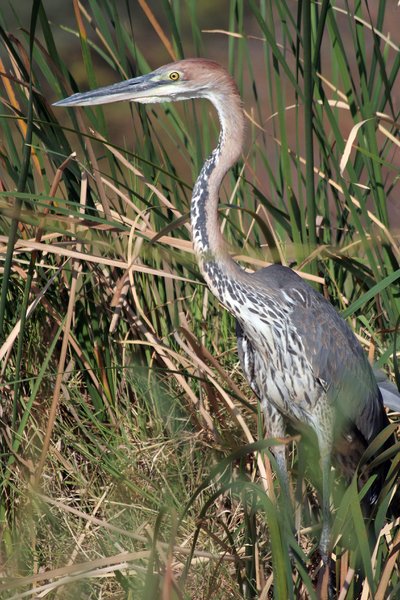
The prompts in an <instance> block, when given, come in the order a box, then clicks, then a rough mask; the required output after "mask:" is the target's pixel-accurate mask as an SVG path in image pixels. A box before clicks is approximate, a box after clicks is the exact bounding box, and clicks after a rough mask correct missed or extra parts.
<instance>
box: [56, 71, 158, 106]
mask: <svg viewBox="0 0 400 600" xmlns="http://www.w3.org/2000/svg"><path fill="white" fill-rule="evenodd" d="M160 84H164V85H165V81H162V80H159V79H158V77H156V76H155V74H154V73H148V74H147V75H141V76H140V77H135V78H134V79H128V80H127V81H121V82H120V83H114V84H113V85H109V86H106V87H101V88H97V89H96V90H90V91H89V92H83V93H79V94H73V95H72V96H69V98H64V100H59V101H58V102H54V104H53V106H93V105H95V104H107V103H109V102H120V101H122V100H129V101H131V102H143V103H147V102H157V101H159V99H158V98H157V97H156V96H152V93H151V92H152V90H156V89H157V88H158V87H159V85H160Z"/></svg>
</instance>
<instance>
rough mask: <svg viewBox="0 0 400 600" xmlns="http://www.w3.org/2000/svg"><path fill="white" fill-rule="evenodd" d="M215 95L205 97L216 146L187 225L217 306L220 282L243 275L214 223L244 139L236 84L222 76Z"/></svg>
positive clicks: (199, 182) (201, 177) (201, 176)
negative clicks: (213, 114)
mask: <svg viewBox="0 0 400 600" xmlns="http://www.w3.org/2000/svg"><path fill="white" fill-rule="evenodd" d="M222 83H223V85H221V79H220V78H219V80H218V92H215V94H211V93H210V95H209V96H208V99H209V100H210V101H211V102H212V103H213V105H214V106H215V108H216V109H217V112H218V117H219V120H220V124H221V132H220V136H219V142H218V146H217V147H216V148H215V150H214V151H213V152H212V154H211V155H210V157H209V158H208V159H207V160H206V162H205V163H204V165H203V168H202V169H201V171H200V174H199V176H198V178H197V181H196V183H195V186H194V189H193V195H192V205H191V222H192V235H193V244H194V249H195V252H196V255H197V257H198V261H199V265H200V269H201V271H202V274H203V276H204V278H205V280H206V282H207V284H208V285H209V287H210V288H211V290H212V291H213V293H214V294H215V295H216V296H217V297H218V298H219V300H220V301H221V302H223V301H224V298H222V297H221V292H220V291H219V289H218V288H219V287H220V286H218V285H217V280H219V282H220V278H221V277H223V278H225V279H226V278H229V276H230V275H231V276H232V277H233V276H234V277H235V278H236V279H237V278H238V276H240V274H243V271H242V270H241V269H240V267H239V266H238V265H237V263H235V262H234V261H233V260H232V258H231V257H230V255H229V253H228V251H227V249H226V244H225V241H224V239H223V237H222V234H221V230H220V223H219V219H218V201H219V189H220V187H221V183H222V180H223V178H224V176H225V174H226V173H227V171H228V170H229V169H230V168H231V167H232V166H233V165H234V164H235V162H236V161H237V160H238V158H239V156H240V153H241V150H242V147H243V138H244V114H243V109H242V105H241V99H240V96H239V93H238V90H237V88H236V84H235V83H234V81H233V80H232V79H231V78H230V77H229V75H228V74H225V73H224V78H223V80H222Z"/></svg>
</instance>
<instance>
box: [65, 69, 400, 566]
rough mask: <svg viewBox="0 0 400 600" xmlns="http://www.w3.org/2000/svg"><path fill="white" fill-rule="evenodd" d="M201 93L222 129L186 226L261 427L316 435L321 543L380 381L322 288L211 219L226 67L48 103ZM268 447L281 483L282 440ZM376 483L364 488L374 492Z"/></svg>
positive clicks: (227, 161)
mask: <svg viewBox="0 0 400 600" xmlns="http://www.w3.org/2000/svg"><path fill="white" fill-rule="evenodd" d="M194 98H206V99H208V100H209V101H210V102H211V103H212V104H213V105H214V107H215V109H216V111H217V114H218V117H219V122H220V134H219V140H218V144H217V146H216V148H215V149H214V150H213V152H212V153H211V155H210V156H209V157H208V158H207V159H206V161H205V162H204V165H203V167H202V169H201V171H200V174H199V175H198V178H197V180H196V182H195V184H194V187H193V193H192V199H191V226H192V239H193V245H194V250H195V254H196V257H197V260H198V264H199V268H200V271H201V273H202V275H203V277H204V279H205V281H206V283H207V285H208V287H209V288H210V290H211V292H212V293H213V294H214V296H216V298H217V299H218V300H219V302H220V303H221V304H222V305H223V306H224V307H225V308H226V309H227V310H228V311H229V312H230V313H231V314H232V315H233V316H234V317H235V318H236V322H237V330H236V333H237V341H238V354H239V359H240V363H241V366H242V369H243V372H244V374H245V376H246V378H247V380H248V382H249V384H250V387H251V389H252V390H253V392H254V393H255V395H256V396H257V397H258V399H259V401H260V403H261V407H262V412H263V415H264V423H265V435H266V436H267V437H268V438H284V437H285V435H286V433H287V428H288V427H290V428H294V429H295V430H296V429H300V430H302V429H303V428H304V427H306V428H308V429H309V430H310V431H312V432H314V435H315V436H316V440H317V444H318V449H319V455H320V466H321V471H322V502H321V504H322V530H321V536H320V543H319V546H320V552H321V556H322V559H323V561H324V562H325V564H326V562H327V560H328V552H329V546H330V471H331V467H332V456H334V458H335V462H336V463H339V465H341V466H342V468H343V469H344V470H345V471H346V470H347V471H350V473H353V472H354V470H355V468H356V466H357V464H358V461H359V459H360V456H361V455H362V453H363V451H364V449H365V448H366V447H367V446H368V445H369V444H370V442H371V441H372V440H373V439H374V438H375V437H376V436H377V434H378V433H380V432H381V431H382V430H383V429H384V428H385V427H386V426H387V425H388V424H389V421H388V417H387V415H386V412H385V409H384V406H383V402H382V394H381V391H380V388H379V387H378V384H377V381H376V378H375V376H374V373H373V370H372V368H371V366H370V364H369V361H368V359H367V357H366V355H365V353H364V351H363V349H362V347H361V345H360V343H359V342H358V340H357V338H356V336H355V334H354V333H353V331H352V330H351V329H350V327H349V326H348V324H347V323H346V322H345V320H344V319H342V318H341V316H340V315H339V313H338V312H337V311H336V309H335V308H334V307H333V305H332V304H330V302H329V301H327V300H326V299H325V298H324V296H323V295H322V294H320V293H319V292H318V291H317V290H315V289H314V288H313V287H312V286H311V285H309V284H308V283H306V282H305V281H304V279H302V278H301V277H300V276H299V275H298V274H296V273H295V272H294V271H293V270H291V269H290V268H288V267H286V266H283V265H279V264H275V265H270V266H268V267H265V268H262V269H260V270H259V271H256V272H254V273H250V272H248V271H246V270H245V269H243V268H242V267H241V266H240V265H239V264H238V263H237V262H235V261H234V260H233V258H232V257H231V255H230V253H229V251H228V248H227V244H226V243H225V241H224V238H223V235H222V233H221V230H220V225H219V221H218V202H219V190H220V187H221V184H222V181H223V179H224V177H225V175H226V173H227V172H228V171H229V169H230V168H231V167H232V166H233V165H234V164H235V163H236V162H237V161H238V160H239V158H240V155H241V152H242V149H243V145H244V132H245V116H244V110H243V106H242V100H241V97H240V94H239V91H238V88H237V86H236V83H235V81H234V80H233V78H232V77H231V76H230V74H229V73H228V72H227V70H226V69H225V68H223V67H222V66H221V65H219V64H218V63H216V62H214V61H211V60H205V59H199V58H194V59H185V60H180V61H177V62H173V63H170V64H167V65H165V66H162V67H160V68H158V69H156V70H155V71H153V72H151V73H148V74H145V75H140V76H138V77H135V78H133V79H129V80H127V81H122V82H120V83H116V84H113V85H110V86H106V87H102V88H98V89H94V90H91V91H88V92H83V93H76V94H74V95H72V96H70V97H69V98H66V99H64V100H61V101H59V102H56V103H55V106H63V107H73V106H92V105H97V104H105V103H110V102H118V101H123V100H126V101H130V102H139V103H143V104H147V103H159V102H174V101H178V100H188V99H194ZM272 452H273V454H274V456H275V459H276V465H277V470H278V474H279V476H280V480H281V481H282V482H284V483H283V487H286V488H288V471H287V459H286V450H285V445H278V446H275V447H273V449H272ZM375 497H376V492H373V493H371V494H370V500H371V502H373V501H374V500H375Z"/></svg>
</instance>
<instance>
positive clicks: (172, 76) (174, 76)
mask: <svg viewBox="0 0 400 600" xmlns="http://www.w3.org/2000/svg"><path fill="white" fill-rule="evenodd" d="M168 77H169V78H170V79H171V80H172V81H178V79H179V78H180V75H179V73H177V72H176V71H172V73H170V74H169V75H168Z"/></svg>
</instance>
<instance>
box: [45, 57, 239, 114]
mask: <svg viewBox="0 0 400 600" xmlns="http://www.w3.org/2000/svg"><path fill="white" fill-rule="evenodd" d="M226 86H228V88H229V90H228V91H230V92H231V93H232V92H233V91H236V86H235V84H234V83H233V81H232V79H231V77H230V75H229V74H228V73H227V71H226V70H225V69H224V68H223V67H221V66H220V65H219V64H218V63H216V62H214V61H211V60H205V59H200V58H192V59H186V60H180V61H177V62H173V63H170V64H168V65H164V66H163V67H160V68H158V69H156V70H155V71H152V72H151V73H148V74H147V75H140V76H139V77H135V78H134V79H128V80H127V81H121V82H120V83H115V84H113V85H110V86H106V87H101V88H98V89H95V90H91V91H89V92H83V93H78V94H73V95H72V96H70V97H69V98H65V99H64V100H59V101H58V102H55V103H54V106H67V107H68V106H92V105H95V104H107V103H109V102H119V101H122V100H128V101H130V102H141V103H142V104H148V103H151V102H172V101H175V100H188V99H189V98H207V97H209V96H211V95H212V94H216V93H221V92H222V91H223V90H224V88H225V87H226Z"/></svg>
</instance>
